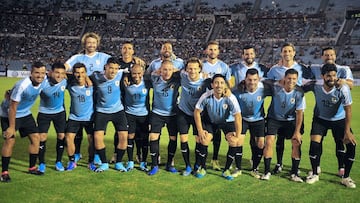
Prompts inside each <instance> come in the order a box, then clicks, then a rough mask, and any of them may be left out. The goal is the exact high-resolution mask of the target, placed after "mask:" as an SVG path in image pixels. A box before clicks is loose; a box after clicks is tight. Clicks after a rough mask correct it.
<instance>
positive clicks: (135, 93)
mask: <svg viewBox="0 0 360 203" xmlns="http://www.w3.org/2000/svg"><path fill="white" fill-rule="evenodd" d="M124 91H125V96H124V98H125V100H124V105H125V112H126V113H128V114H131V115H135V116H146V115H148V113H149V112H148V103H149V88H148V87H147V86H146V85H145V82H144V80H142V81H141V83H140V84H138V85H137V84H131V85H128V86H126V87H125V90H124Z"/></svg>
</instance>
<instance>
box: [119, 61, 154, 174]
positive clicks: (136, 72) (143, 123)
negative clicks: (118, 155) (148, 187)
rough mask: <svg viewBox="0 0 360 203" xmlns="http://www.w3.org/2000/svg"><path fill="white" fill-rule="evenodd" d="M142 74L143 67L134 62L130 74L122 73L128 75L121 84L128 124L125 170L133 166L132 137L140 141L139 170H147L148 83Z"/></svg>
mask: <svg viewBox="0 0 360 203" xmlns="http://www.w3.org/2000/svg"><path fill="white" fill-rule="evenodd" d="M143 76H144V69H143V68H142V67H141V66H140V65H139V64H134V66H132V68H131V70H130V74H125V75H124V79H125V77H128V84H123V88H124V93H125V95H124V106H125V113H126V118H127V121H128V124H129V128H128V144H127V152H128V157H129V161H128V163H127V166H126V170H127V171H130V170H132V169H133V168H134V161H133V146H134V144H133V143H134V139H137V140H138V142H141V145H140V143H139V145H138V146H141V148H140V149H141V155H142V157H140V170H142V171H146V172H148V168H147V162H146V158H147V154H148V150H149V149H148V146H149V144H148V142H149V141H148V140H149V129H148V126H149V116H148V113H149V110H150V104H149V87H150V84H148V82H145V81H144V78H143ZM123 81H124V80H123ZM136 137H138V138H136Z"/></svg>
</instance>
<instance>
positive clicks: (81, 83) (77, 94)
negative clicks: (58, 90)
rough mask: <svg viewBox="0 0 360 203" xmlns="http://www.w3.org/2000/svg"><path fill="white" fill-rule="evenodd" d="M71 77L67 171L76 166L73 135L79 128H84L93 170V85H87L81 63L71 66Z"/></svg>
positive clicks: (67, 134) (67, 132) (67, 133)
mask: <svg viewBox="0 0 360 203" xmlns="http://www.w3.org/2000/svg"><path fill="white" fill-rule="evenodd" d="M72 71H73V73H72V75H73V76H74V77H73V78H72V79H69V80H68V86H67V89H68V91H69V94H70V98H71V103H70V114H69V118H68V121H67V124H66V130H65V132H66V134H65V139H66V144H67V153H68V156H69V163H68V165H67V167H66V170H67V171H72V170H74V169H75V168H76V160H75V142H74V139H75V136H76V132H78V131H79V129H82V128H84V129H85V131H86V133H87V139H88V143H89V146H88V153H89V162H88V163H89V165H88V168H89V169H90V170H95V169H96V167H95V165H94V164H93V161H94V128H93V113H94V101H93V96H94V95H93V92H94V90H93V86H88V85H87V74H86V67H85V64H83V63H76V64H75V65H74V66H73V67H72Z"/></svg>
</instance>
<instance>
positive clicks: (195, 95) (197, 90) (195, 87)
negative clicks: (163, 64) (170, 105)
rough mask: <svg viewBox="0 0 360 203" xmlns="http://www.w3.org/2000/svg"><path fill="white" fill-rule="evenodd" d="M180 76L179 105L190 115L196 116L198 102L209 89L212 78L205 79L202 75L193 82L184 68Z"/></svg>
mask: <svg viewBox="0 0 360 203" xmlns="http://www.w3.org/2000/svg"><path fill="white" fill-rule="evenodd" d="M180 77H181V94H180V101H179V105H178V106H179V109H180V110H181V111H183V112H184V113H185V114H186V115H188V116H194V110H195V105H196V102H197V101H198V100H199V98H200V97H201V95H202V94H203V93H204V92H205V91H206V90H207V89H210V79H207V80H205V79H204V78H202V77H200V79H199V80H197V81H194V82H193V81H191V80H190V79H189V77H188V74H187V72H185V71H184V70H182V71H181V73H180Z"/></svg>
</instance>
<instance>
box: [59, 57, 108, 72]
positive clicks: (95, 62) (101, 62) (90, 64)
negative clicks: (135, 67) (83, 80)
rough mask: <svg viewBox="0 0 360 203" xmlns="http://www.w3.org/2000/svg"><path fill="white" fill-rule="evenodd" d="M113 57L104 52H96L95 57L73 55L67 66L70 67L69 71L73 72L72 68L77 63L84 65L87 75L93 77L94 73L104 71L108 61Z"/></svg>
mask: <svg viewBox="0 0 360 203" xmlns="http://www.w3.org/2000/svg"><path fill="white" fill-rule="evenodd" d="M110 57H111V56H110V55H109V54H105V53H103V52H96V53H95V54H94V55H93V56H89V55H86V54H76V55H73V56H72V57H71V58H70V59H69V60H67V61H66V64H68V65H69V66H70V69H69V70H68V71H72V67H73V66H74V65H75V63H83V64H85V66H86V74H87V75H91V74H92V73H93V72H94V71H103V70H104V67H105V64H106V62H107V60H108V59H109V58H110Z"/></svg>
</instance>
